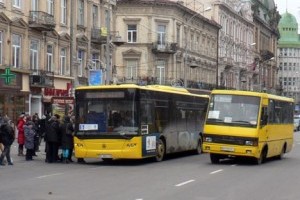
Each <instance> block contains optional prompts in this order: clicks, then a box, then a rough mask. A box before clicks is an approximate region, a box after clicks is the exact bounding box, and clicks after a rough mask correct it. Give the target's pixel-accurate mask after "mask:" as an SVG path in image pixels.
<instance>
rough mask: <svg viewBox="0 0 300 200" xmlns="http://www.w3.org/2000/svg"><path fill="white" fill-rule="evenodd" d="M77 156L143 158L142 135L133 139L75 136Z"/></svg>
mask: <svg viewBox="0 0 300 200" xmlns="http://www.w3.org/2000/svg"><path fill="white" fill-rule="evenodd" d="M74 147H75V157H77V158H112V159H141V158H143V157H142V151H141V149H142V137H140V136H139V137H133V138H132V139H84V140H80V139H78V138H77V137H74Z"/></svg>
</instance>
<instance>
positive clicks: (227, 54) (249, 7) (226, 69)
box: [174, 0, 279, 93]
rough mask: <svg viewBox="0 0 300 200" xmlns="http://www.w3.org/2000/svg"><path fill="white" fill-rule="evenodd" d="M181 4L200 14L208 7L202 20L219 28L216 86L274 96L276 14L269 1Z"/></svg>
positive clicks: (213, 0)
mask: <svg viewBox="0 0 300 200" xmlns="http://www.w3.org/2000/svg"><path fill="white" fill-rule="evenodd" d="M174 1H175V0H174ZM182 2H183V3H184V5H185V6H187V7H189V8H191V9H193V10H198V11H201V10H202V12H203V11H205V10H206V9H207V8H208V7H210V8H211V9H210V11H208V12H204V16H205V17H207V18H209V19H212V20H214V21H216V22H218V23H219V24H220V25H221V26H222V29H221V30H220V34H219V64H218V69H219V70H218V72H219V74H218V77H219V85H221V86H223V87H225V88H234V89H242V90H255V91H262V90H266V91H268V92H273V93H274V92H275V89H276V42H277V39H278V37H279V34H278V30H277V24H278V20H279V18H278V17H279V14H278V12H277V10H276V7H275V5H274V1H273V0H182ZM273 57H274V58H273ZM271 58H272V59H271Z"/></svg>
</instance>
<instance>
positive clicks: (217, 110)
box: [206, 94, 260, 127]
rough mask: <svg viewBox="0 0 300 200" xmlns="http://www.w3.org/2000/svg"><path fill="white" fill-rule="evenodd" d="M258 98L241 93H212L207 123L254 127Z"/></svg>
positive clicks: (256, 117)
mask: <svg viewBox="0 0 300 200" xmlns="http://www.w3.org/2000/svg"><path fill="white" fill-rule="evenodd" d="M259 104H260V98H259V97H254V96H242V95H227V94H226V95H222V94H218V95H212V97H211V101H210V104H209V110H208V116H207V120H206V123H207V124H222V125H228V126H245V127H256V125H257V123H258V122H257V120H258V114H259Z"/></svg>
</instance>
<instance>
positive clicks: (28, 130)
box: [24, 116, 36, 161]
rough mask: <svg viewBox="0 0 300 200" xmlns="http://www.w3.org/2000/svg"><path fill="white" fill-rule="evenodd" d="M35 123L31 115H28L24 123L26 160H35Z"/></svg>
mask: <svg viewBox="0 0 300 200" xmlns="http://www.w3.org/2000/svg"><path fill="white" fill-rule="evenodd" d="M34 126H35V124H34V122H33V121H32V119H31V117H30V116H27V118H26V123H25V124H24V135H25V148H26V155H25V156H26V160H27V161H30V160H33V158H32V156H33V155H34V153H35V151H34V137H35V134H36V132H35V127H34Z"/></svg>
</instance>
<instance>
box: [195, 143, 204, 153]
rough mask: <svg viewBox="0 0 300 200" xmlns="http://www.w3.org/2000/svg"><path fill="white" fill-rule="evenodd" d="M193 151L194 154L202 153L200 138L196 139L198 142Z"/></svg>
mask: <svg viewBox="0 0 300 200" xmlns="http://www.w3.org/2000/svg"><path fill="white" fill-rule="evenodd" d="M195 153H196V154H201V153H202V140H201V139H199V140H198V144H197V148H196V151H195Z"/></svg>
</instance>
